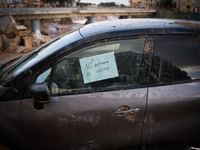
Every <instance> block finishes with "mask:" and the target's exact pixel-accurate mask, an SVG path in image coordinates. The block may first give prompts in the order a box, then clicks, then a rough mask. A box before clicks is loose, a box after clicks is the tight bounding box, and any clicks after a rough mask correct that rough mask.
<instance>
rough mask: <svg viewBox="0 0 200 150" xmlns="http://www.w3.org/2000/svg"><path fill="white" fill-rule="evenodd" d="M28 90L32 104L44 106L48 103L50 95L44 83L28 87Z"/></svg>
mask: <svg viewBox="0 0 200 150" xmlns="http://www.w3.org/2000/svg"><path fill="white" fill-rule="evenodd" d="M29 90H30V93H31V95H32V96H33V98H34V102H36V103H40V104H46V103H49V102H50V93H49V89H48V87H47V84H46V83H45V82H41V83H35V84H33V85H31V86H30V88H29Z"/></svg>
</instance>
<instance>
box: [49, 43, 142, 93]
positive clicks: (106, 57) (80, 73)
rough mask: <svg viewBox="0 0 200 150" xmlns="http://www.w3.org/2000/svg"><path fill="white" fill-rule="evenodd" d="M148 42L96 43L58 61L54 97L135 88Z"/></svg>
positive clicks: (53, 82) (53, 81)
mask: <svg viewBox="0 0 200 150" xmlns="http://www.w3.org/2000/svg"><path fill="white" fill-rule="evenodd" d="M144 45H145V39H127V40H118V41H109V42H108V41H104V42H97V43H94V44H93V45H91V46H88V47H85V48H83V49H80V50H78V51H75V52H73V53H71V54H69V55H67V56H65V57H63V58H62V59H60V60H58V62H57V66H56V70H55V73H54V75H53V80H52V84H54V85H56V86H57V87H58V90H57V91H58V92H57V93H55V92H54V94H66V93H73V92H76V93H77V92H78V93H79V92H81V93H82V92H87V91H95V90H109V89H112V88H125V87H130V86H136V83H137V79H138V73H139V68H140V64H141V58H142V53H143V50H144Z"/></svg>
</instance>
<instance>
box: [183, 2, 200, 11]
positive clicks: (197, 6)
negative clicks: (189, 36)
mask: <svg viewBox="0 0 200 150" xmlns="http://www.w3.org/2000/svg"><path fill="white" fill-rule="evenodd" d="M199 10H200V0H180V11H181V12H193V13H199Z"/></svg>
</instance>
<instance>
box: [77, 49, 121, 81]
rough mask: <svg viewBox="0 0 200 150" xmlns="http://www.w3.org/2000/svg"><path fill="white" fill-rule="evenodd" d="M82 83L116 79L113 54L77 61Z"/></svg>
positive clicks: (116, 71) (116, 73)
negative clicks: (79, 66)
mask: <svg viewBox="0 0 200 150" xmlns="http://www.w3.org/2000/svg"><path fill="white" fill-rule="evenodd" d="M79 62H80V65H81V71H82V74H83V80H84V83H91V82H95V81H100V80H105V79H109V78H114V77H118V76H119V74H118V70H117V65H116V61H115V56H114V52H111V53H105V54H101V55H96V56H91V57H86V58H82V59H79Z"/></svg>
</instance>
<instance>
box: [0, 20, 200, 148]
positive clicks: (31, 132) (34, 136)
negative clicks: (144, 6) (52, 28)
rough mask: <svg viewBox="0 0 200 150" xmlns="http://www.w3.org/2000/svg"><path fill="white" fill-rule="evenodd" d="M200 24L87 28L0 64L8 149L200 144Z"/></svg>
mask: <svg viewBox="0 0 200 150" xmlns="http://www.w3.org/2000/svg"><path fill="white" fill-rule="evenodd" d="M199 35H200V22H198V21H185V20H160V19H127V20H117V21H112V22H109V21H108V22H107V21H106V22H101V23H94V24H89V25H86V26H85V27H83V28H80V29H79V30H76V31H73V32H71V33H68V34H66V35H63V36H61V37H59V38H57V39H55V40H53V41H51V42H50V43H47V44H45V45H43V46H42V47H39V48H38V49H36V50H35V51H34V52H32V53H30V54H27V55H25V56H24V55H23V56H21V57H19V58H17V59H15V60H12V61H11V62H8V63H7V64H5V65H4V66H2V68H1V74H0V133H1V136H0V142H1V145H2V147H6V146H7V147H9V148H11V149H12V148H13V149H20V150H21V149H29V150H36V149H38V150H39V149H41V150H50V149H53V150H55V149H70V150H79V149H81V150H83V149H87V150H89V149H120V148H130V149H139V148H140V149H148V148H150V149H161V148H163V149H186V148H189V149H190V148H191V149H192V148H198V147H200V128H199V127H200V117H199V116H200V80H199V79H200V36H199Z"/></svg>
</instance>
